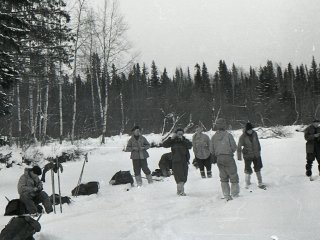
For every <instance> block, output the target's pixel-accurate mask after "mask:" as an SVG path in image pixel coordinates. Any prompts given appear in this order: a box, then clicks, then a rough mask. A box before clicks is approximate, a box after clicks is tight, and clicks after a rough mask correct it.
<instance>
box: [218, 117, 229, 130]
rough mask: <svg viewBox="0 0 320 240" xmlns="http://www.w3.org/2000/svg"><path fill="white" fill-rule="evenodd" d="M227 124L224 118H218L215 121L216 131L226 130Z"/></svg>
mask: <svg viewBox="0 0 320 240" xmlns="http://www.w3.org/2000/svg"><path fill="white" fill-rule="evenodd" d="M226 127H227V122H226V120H225V119H224V118H219V119H217V121H216V129H217V130H226Z"/></svg>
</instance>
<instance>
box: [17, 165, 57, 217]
mask: <svg viewBox="0 0 320 240" xmlns="http://www.w3.org/2000/svg"><path fill="white" fill-rule="evenodd" d="M41 173H42V170H41V168H40V167H39V166H34V167H33V168H26V169H25V170H24V174H23V175H22V176H21V177H20V179H19V182H18V193H19V195H20V200H21V201H22V202H23V203H24V204H25V206H26V209H27V211H28V212H29V213H30V214H36V213H37V211H38V210H37V207H36V204H39V203H42V204H43V206H44V208H45V210H46V212H47V213H51V212H52V211H53V208H52V204H51V201H50V198H49V196H48V194H47V193H46V192H45V191H43V186H42V182H41V181H40V179H39V177H38V176H39V175H41Z"/></svg>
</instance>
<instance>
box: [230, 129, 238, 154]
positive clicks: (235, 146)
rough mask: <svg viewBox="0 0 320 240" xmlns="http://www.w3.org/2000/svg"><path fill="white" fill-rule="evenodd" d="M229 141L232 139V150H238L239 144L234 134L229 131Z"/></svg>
mask: <svg viewBox="0 0 320 240" xmlns="http://www.w3.org/2000/svg"><path fill="white" fill-rule="evenodd" d="M229 141H230V147H231V151H232V152H233V153H234V152H235V151H236V150H237V144H236V141H235V140H234V138H233V136H232V135H231V133H229Z"/></svg>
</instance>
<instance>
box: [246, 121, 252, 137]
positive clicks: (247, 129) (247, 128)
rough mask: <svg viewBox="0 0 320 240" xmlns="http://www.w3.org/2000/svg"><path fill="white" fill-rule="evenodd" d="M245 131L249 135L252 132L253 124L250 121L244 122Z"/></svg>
mask: <svg viewBox="0 0 320 240" xmlns="http://www.w3.org/2000/svg"><path fill="white" fill-rule="evenodd" d="M245 132H246V133H247V134H249V135H251V134H252V133H253V125H252V124H251V123H250V122H248V123H246V126H245Z"/></svg>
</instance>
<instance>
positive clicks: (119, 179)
mask: <svg viewBox="0 0 320 240" xmlns="http://www.w3.org/2000/svg"><path fill="white" fill-rule="evenodd" d="M109 183H110V184H111V185H120V184H127V183H130V184H131V185H133V177H132V175H131V173H130V171H119V172H117V173H116V174H115V175H113V177H112V178H111V180H110V182H109Z"/></svg>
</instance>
